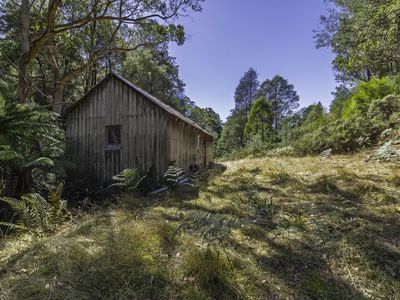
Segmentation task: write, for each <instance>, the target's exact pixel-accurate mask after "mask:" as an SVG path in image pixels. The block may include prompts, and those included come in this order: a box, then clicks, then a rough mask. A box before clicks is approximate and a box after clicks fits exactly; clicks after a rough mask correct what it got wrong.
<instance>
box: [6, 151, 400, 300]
mask: <svg viewBox="0 0 400 300" xmlns="http://www.w3.org/2000/svg"><path fill="white" fill-rule="evenodd" d="M366 156H367V154H359V155H354V156H335V157H333V158H332V159H329V160H321V159H320V158H315V157H309V158H265V159H252V160H241V161H234V162H227V163H226V165H227V167H228V169H227V170H226V171H225V172H224V173H222V174H218V175H215V176H213V177H211V178H209V180H207V182H203V183H202V187H201V189H200V191H199V192H197V191H195V190H191V189H187V190H181V191H179V192H177V193H176V194H168V195H165V196H157V197H152V198H134V197H132V196H128V195H127V196H126V197H125V198H124V199H122V200H121V203H120V204H119V205H114V206H111V207H108V208H104V209H100V210H98V211H97V212H95V213H93V214H90V215H87V216H85V217H83V218H82V219H81V220H79V222H76V223H75V224H66V225H65V226H64V228H62V230H61V231H60V232H59V233H58V234H56V235H53V236H49V237H46V238H41V239H33V238H32V237H29V236H25V237H21V238H18V239H15V238H10V239H8V240H4V241H2V244H1V246H0V273H1V275H0V276H1V277H0V298H1V299H46V298H47V299H99V298H106V299H110V298H114V299H269V298H278V299H354V298H359V299H363V298H374V299H400V297H399V295H400V238H399V237H400V200H399V199H400V189H399V184H400V183H399V182H400V181H399V178H400V172H399V166H398V165H394V164H390V163H374V162H364V161H363V160H364V159H365V157H366ZM199 216H200V217H199ZM202 216H203V217H202ZM196 218H197V219H196ZM193 220H197V221H195V222H194V221H193ZM199 220H200V221H199ZM218 240H220V241H221V242H218Z"/></svg>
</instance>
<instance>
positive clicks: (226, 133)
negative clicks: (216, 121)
mask: <svg viewBox="0 0 400 300" xmlns="http://www.w3.org/2000/svg"><path fill="white" fill-rule="evenodd" d="M246 122H247V117H246V116H245V115H243V114H240V113H235V112H233V113H232V115H231V116H229V117H228V119H227V121H226V122H225V124H224V128H223V130H222V134H221V138H220V139H219V141H218V145H217V153H218V155H219V156H223V155H226V154H228V153H231V152H232V151H234V150H239V149H240V148H241V147H243V146H244V145H245V144H246V139H245V136H244V128H245V125H246Z"/></svg>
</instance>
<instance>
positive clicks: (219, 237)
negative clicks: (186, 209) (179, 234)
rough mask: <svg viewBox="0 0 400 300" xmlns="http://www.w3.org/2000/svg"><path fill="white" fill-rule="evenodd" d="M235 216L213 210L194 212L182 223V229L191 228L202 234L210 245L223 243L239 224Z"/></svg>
mask: <svg viewBox="0 0 400 300" xmlns="http://www.w3.org/2000/svg"><path fill="white" fill-rule="evenodd" d="M238 225H239V224H238V222H237V221H236V220H235V219H234V218H229V217H226V216H224V215H219V214H214V213H211V212H206V213H194V214H192V215H190V216H188V217H187V219H186V221H185V222H184V223H182V224H181V226H180V228H181V229H186V230H191V231H192V232H196V233H198V234H199V235H200V237H201V238H202V239H203V240H204V241H205V242H206V244H207V245H208V246H210V245H214V244H221V245H222V244H223V243H224V241H226V239H228V238H229V236H230V235H231V232H232V230H233V229H234V228H236V227H237V226H238Z"/></svg>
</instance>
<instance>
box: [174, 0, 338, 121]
mask: <svg viewBox="0 0 400 300" xmlns="http://www.w3.org/2000/svg"><path fill="white" fill-rule="evenodd" d="M324 12H325V5H324V1H323V0H206V1H205V2H204V5H203V11H202V12H201V13H197V14H193V15H191V16H190V17H187V18H185V19H182V20H181V23H182V24H183V25H185V30H186V33H187V34H188V36H189V38H188V40H187V41H186V43H185V44H184V45H183V46H176V45H171V48H170V54H171V55H172V56H175V57H176V58H177V63H178V64H179V66H180V74H181V77H182V79H183V80H184V82H185V83H186V94H187V95H188V96H189V97H190V98H191V99H192V100H194V101H195V102H196V104H197V105H199V106H201V107H212V108H213V109H214V110H215V111H216V112H218V113H219V114H220V116H221V117H222V118H223V119H225V118H226V117H227V116H228V114H229V111H230V109H232V108H233V106H234V98H233V97H234V92H235V87H236V86H237V84H238V82H239V80H240V78H241V77H242V76H243V74H244V73H245V72H246V71H247V70H248V69H249V68H250V67H253V68H255V69H256V70H257V71H258V74H259V79H260V81H262V80H264V79H267V78H272V77H273V76H274V75H276V74H280V75H282V76H283V77H285V78H287V79H288V80H289V82H290V83H291V84H293V85H294V86H295V89H296V90H297V92H298V93H299V95H300V98H301V99H300V105H301V106H306V105H308V104H311V103H313V102H317V101H321V102H322V103H323V104H324V106H326V107H327V106H329V103H330V102H331V100H332V95H331V92H333V91H334V88H335V80H334V76H333V72H332V68H331V62H332V60H333V55H332V53H330V51H329V50H328V49H316V48H315V45H314V41H313V30H314V29H316V28H318V25H319V16H320V15H321V14H323V13H324Z"/></svg>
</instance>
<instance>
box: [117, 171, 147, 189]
mask: <svg viewBox="0 0 400 300" xmlns="http://www.w3.org/2000/svg"><path fill="white" fill-rule="evenodd" d="M145 178H146V176H141V175H140V172H139V171H138V170H137V169H125V170H123V171H122V172H121V173H119V174H118V175H115V176H113V177H112V179H113V180H114V181H115V183H113V184H112V185H110V187H119V188H122V189H124V190H128V191H134V190H136V189H137V188H138V186H139V185H140V183H141V182H142V181H143V179H145Z"/></svg>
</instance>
